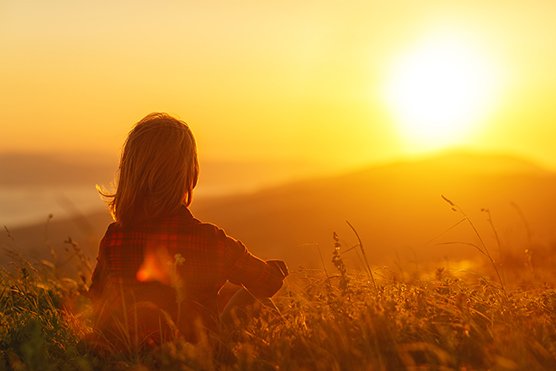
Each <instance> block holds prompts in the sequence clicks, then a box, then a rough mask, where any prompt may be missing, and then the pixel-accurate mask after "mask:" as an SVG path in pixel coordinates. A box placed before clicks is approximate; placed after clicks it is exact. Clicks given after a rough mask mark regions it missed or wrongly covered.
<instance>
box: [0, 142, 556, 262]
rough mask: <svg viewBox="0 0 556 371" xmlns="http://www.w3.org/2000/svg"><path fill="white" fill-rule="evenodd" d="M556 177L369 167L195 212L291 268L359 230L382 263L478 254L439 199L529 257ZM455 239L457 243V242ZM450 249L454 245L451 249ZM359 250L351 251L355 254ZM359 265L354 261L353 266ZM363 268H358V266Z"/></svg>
mask: <svg viewBox="0 0 556 371" xmlns="http://www.w3.org/2000/svg"><path fill="white" fill-rule="evenodd" d="M555 189H556V174H555V173H552V172H550V171H547V170H545V169H542V168H540V167H538V166H536V165H535V164H532V163H529V162H527V161H525V160H522V159H519V158H513V157H508V156H497V155H482V154H471V153H464V152H452V153H444V154H441V155H437V156H432V157H428V158H421V159H418V160H415V161H405V162H398V163H393V164H386V165H381V166H371V167H368V168H364V169H359V170H357V171H353V172H350V173H346V174H342V175H338V176H331V177H326V178H320V179H311V180H305V181H299V182H295V183H290V184H286V185H282V186H276V187H270V188H267V189H264V190H260V191H257V192H252V193H247V194H240V195H232V196H222V197H211V198H199V199H197V200H195V201H194V203H193V208H192V209H193V210H192V211H193V213H194V214H195V215H196V216H197V217H198V218H199V219H201V220H203V221H207V222H212V223H214V224H217V225H219V226H221V227H222V228H224V229H225V230H226V231H227V232H228V234H230V235H232V236H234V237H236V238H238V239H240V240H242V241H243V242H244V243H245V244H246V245H247V246H248V247H249V248H250V249H251V250H253V251H254V252H255V253H256V254H259V255H261V256H263V257H267V258H271V257H283V258H285V259H286V260H287V261H288V262H289V264H290V265H291V266H293V267H295V266H298V265H305V266H320V257H319V252H318V250H317V249H320V250H321V252H322V254H323V255H324V256H325V259H326V260H329V255H330V252H331V250H332V248H333V241H332V233H333V232H338V233H339V235H340V238H341V242H342V243H343V244H344V245H345V246H346V247H348V246H351V245H354V244H355V243H356V242H357V240H356V238H355V236H354V234H353V232H352V231H351V230H350V229H349V227H348V226H347V224H346V223H345V221H346V220H348V221H349V222H350V223H351V224H353V226H354V227H355V228H356V229H357V231H358V233H359V234H360V237H361V239H362V241H363V243H364V245H365V247H366V249H367V253H368V255H369V259H370V260H371V261H372V262H373V263H374V264H389V265H391V264H392V263H395V260H399V259H401V260H403V261H405V262H407V261H416V262H425V261H429V260H437V259H445V258H454V259H459V258H466V257H469V256H476V254H477V253H476V251H475V250H474V249H473V247H470V246H469V245H468V243H477V238H476V236H475V234H474V233H473V231H472V230H471V228H470V226H469V225H468V224H466V223H461V224H459V225H457V226H456V227H454V228H451V227H452V226H454V225H455V224H456V223H458V221H460V220H461V219H462V215H461V214H460V213H456V212H453V211H452V210H451V208H450V205H448V203H447V202H445V201H444V200H442V198H441V195H444V196H446V197H447V198H448V199H450V200H452V201H453V202H455V203H457V204H458V205H459V206H461V207H462V208H463V209H464V210H465V211H466V213H467V215H468V216H469V218H470V219H471V220H472V221H473V223H474V225H475V226H476V227H477V229H478V231H479V233H480V234H481V237H482V238H483V239H484V240H485V242H486V243H487V244H488V245H489V246H490V247H491V248H492V249H493V250H494V251H496V249H498V247H497V243H496V240H495V233H494V230H493V229H492V228H491V226H490V224H489V214H488V213H486V212H485V211H481V209H489V210H490V218H491V220H492V222H493V224H494V226H495V228H496V232H497V233H498V236H499V239H500V241H501V243H502V248H503V249H513V250H516V251H523V250H524V249H525V248H527V247H529V248H530V247H531V245H532V244H534V243H536V242H539V241H555V240H556V238H555V235H554V232H553V228H552V222H551V221H552V220H553V216H554V211H553V210H554V206H555V205H556V192H554V190H555ZM108 222H109V218H108V215H107V213H106V212H103V213H98V214H94V215H89V216H78V217H77V218H75V219H74V220H71V221H56V220H53V221H52V222H51V223H49V226H48V228H49V233H48V237H47V238H45V237H44V236H45V234H44V229H45V225H39V226H31V227H26V228H23V229H18V230H14V231H12V232H11V233H12V235H13V237H14V240H15V242H12V241H11V240H10V239H8V238H7V236H2V239H1V240H0V241H1V242H3V244H12V245H16V247H17V248H18V249H19V248H22V249H23V248H24V249H26V250H30V251H31V252H32V254H33V255H35V256H41V255H44V254H45V253H46V252H47V250H46V249H45V245H46V244H50V245H56V246H61V245H63V240H64V239H65V238H66V237H67V236H68V235H69V236H72V238H73V239H74V240H76V241H78V242H80V243H81V245H82V246H83V247H84V249H85V250H86V252H87V254H88V255H89V256H91V257H94V256H95V254H96V249H97V245H98V241H99V240H100V238H101V237H102V233H103V232H104V229H105V227H106V224H107V223H108ZM451 242H457V243H454V244H451ZM443 243H449V244H443ZM353 254H354V253H350V255H353ZM354 262H355V261H354ZM354 264H355V263H354Z"/></svg>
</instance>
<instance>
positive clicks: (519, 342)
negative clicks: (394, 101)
mask: <svg viewBox="0 0 556 371" xmlns="http://www.w3.org/2000/svg"><path fill="white" fill-rule="evenodd" d="M446 201H447V202H450V201H449V200H446ZM450 205H451V204H450ZM451 206H452V207H453V208H454V211H456V212H459V210H458V209H457V206H456V205H451ZM464 216H465V215H464ZM463 221H464V222H466V223H468V224H469V225H470V226H471V227H473V224H472V222H471V220H469V219H465V218H464V219H463ZM470 231H472V232H470V233H474V232H473V228H470ZM475 232H476V231H475ZM4 233H6V234H7V235H8V237H9V238H10V241H12V242H13V243H14V245H13V246H4V247H3V248H4V253H6V254H8V255H9V258H10V260H11V264H9V265H8V266H5V267H3V268H2V269H1V271H0V369H2V370H37V369H41V370H76V369H77V370H93V369H100V370H118V369H120V370H127V369H130V370H148V369H164V370H174V369H175V370H198V369H200V370H215V369H230V370H278V369H282V370H359V369H365V370H404V369H407V370H419V369H422V370H428V369H436V370H483V369H493V370H520V369H530V370H536V369H539V370H541V369H556V289H555V286H554V285H555V283H556V276H555V275H554V272H553V267H554V263H556V262H555V258H554V257H555V256H556V245H554V244H549V243H547V244H535V245H534V246H526V247H525V248H524V249H521V250H515V249H513V250H509V249H503V248H502V247H501V246H499V248H501V249H499V250H498V253H499V254H497V256H496V257H494V256H492V255H491V253H490V250H489V248H491V247H488V246H486V245H480V243H481V239H480V235H478V234H477V235H475V236H474V237H475V238H477V237H479V238H478V239H477V240H478V241H479V242H478V244H474V247H475V248H476V250H477V257H476V259H475V260H472V261H467V262H457V261H453V262H449V261H444V262H436V263H431V264H429V265H426V266H425V265H419V266H416V265H411V264H405V265H404V264H400V265H399V266H396V267H381V266H373V265H372V264H371V263H369V262H368V261H367V257H366V254H365V249H368V248H369V247H363V243H362V242H361V241H360V240H358V242H357V243H355V244H350V243H348V242H346V241H345V240H344V239H343V238H342V236H338V235H337V234H334V235H333V236H332V237H333V238H331V240H330V245H329V249H330V251H331V252H332V261H331V262H327V261H324V259H323V261H322V263H323V265H322V268H321V269H314V268H311V269H309V268H302V267H299V268H297V269H295V270H294V271H293V272H292V273H291V275H290V277H289V278H288V279H287V281H286V283H285V285H284V287H283V288H282V290H281V291H280V292H279V293H278V294H277V296H276V297H275V303H276V305H277V306H278V308H279V309H280V314H277V313H276V312H273V311H263V312H262V314H261V315H260V316H258V317H256V318H254V319H252V320H251V321H249V322H248V323H245V324H244V326H245V327H243V328H242V330H235V331H231V332H229V333H226V334H222V335H221V337H220V338H219V339H218V344H220V346H216V347H215V346H214V344H215V342H214V341H212V340H211V339H202V340H201V341H200V342H199V343H198V344H195V345H194V344H189V343H186V342H185V341H183V340H180V339H174V340H173V341H170V342H167V343H164V344H162V345H159V346H156V347H154V348H150V349H148V350H145V349H144V348H140V347H139V346H138V345H137V344H136V343H134V342H133V341H130V343H129V347H128V348H127V350H126V351H121V352H117V353H115V354H111V353H108V354H100V353H98V352H95V351H92V350H91V349H90V348H89V347H86V346H84V345H83V339H84V338H87V336H88V335H89V334H90V333H91V332H92V323H93V322H92V319H91V316H90V314H91V305H90V302H89V301H88V299H87V298H86V296H85V295H84V294H85V292H86V290H87V283H88V277H89V275H90V262H89V261H88V260H87V258H86V257H85V256H84V255H83V254H82V252H81V251H80V247H79V245H78V244H77V243H76V242H75V241H72V240H71V239H68V240H67V241H66V243H65V247H64V249H61V251H54V250H52V252H51V253H52V259H50V260H42V261H31V260H29V259H28V258H26V257H24V256H20V255H19V254H18V253H17V252H16V250H15V249H14V248H13V247H14V246H15V244H16V242H17V241H14V239H13V237H12V236H11V235H10V232H9V230H8V229H7V228H6V230H5V231H4ZM355 233H357V232H355ZM351 237H352V236H350V238H351ZM348 256H352V257H353V256H355V257H358V258H359V259H361V260H362V261H363V262H364V264H363V266H365V267H366V268H365V269H364V270H356V269H353V268H352V267H350V266H349V263H348V261H349V259H345V258H346V257H348ZM321 258H322V255H321ZM68 259H69V260H71V261H72V262H73V264H74V265H75V266H78V267H80V268H79V270H78V271H77V272H76V273H75V275H74V276H72V277H65V276H64V275H62V274H61V273H60V272H59V271H58V269H57V263H58V262H60V261H67V260H68ZM330 263H332V264H330ZM218 349H220V350H218ZM222 349H225V352H222ZM223 354H224V356H223ZM226 354H227V355H226Z"/></svg>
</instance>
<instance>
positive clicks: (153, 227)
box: [89, 206, 283, 327]
mask: <svg viewBox="0 0 556 371" xmlns="http://www.w3.org/2000/svg"><path fill="white" fill-rule="evenodd" d="M282 280H283V277H282V275H281V274H280V273H279V272H278V271H277V270H276V268H274V267H272V266H271V265H269V264H267V263H266V262H264V261H262V260H261V259H259V258H257V257H255V256H253V255H252V254H251V253H249V251H247V249H246V248H245V246H244V245H243V244H242V243H241V242H239V241H236V240H234V239H233V238H231V237H228V236H227V235H226V234H225V233H224V231H223V230H222V229H219V228H218V227H216V226H214V225H212V224H207V223H201V222H200V221H199V220H197V219H195V218H194V217H193V216H192V215H191V213H190V211H189V210H188V209H187V208H186V207H185V206H184V207H182V208H181V209H180V210H179V211H178V212H177V213H175V214H173V215H171V216H168V217H164V218H162V219H158V220H155V221H149V222H144V223H142V224H139V225H135V226H131V227H126V228H123V227H121V226H120V225H119V224H117V223H113V224H111V225H110V226H109V227H108V230H107V231H106V234H105V235H104V238H103V239H102V241H101V243H100V248H99V255H98V259H97V265H96V268H95V271H94V273H93V277H92V284H91V287H90V290H89V293H90V296H91V297H92V298H93V299H102V298H105V299H108V298H109V297H110V295H108V294H107V293H108V292H125V293H126V294H130V293H131V295H132V296H133V299H134V300H135V301H148V302H152V303H154V304H156V305H157V306H159V307H160V308H161V309H164V310H165V311H166V312H168V313H169V314H170V315H171V316H172V317H174V316H176V315H177V313H179V312H180V311H176V303H177V302H178V301H180V300H181V301H182V304H183V307H184V308H189V309H188V310H184V311H181V312H182V315H183V316H184V317H186V319H185V320H184V319H182V323H184V322H191V321H192V320H193V318H192V316H190V315H189V314H191V313H193V312H195V313H197V315H198V316H200V317H202V318H203V319H204V321H205V322H206V321H207V319H209V320H210V321H212V322H213V324H214V323H217V322H218V309H217V295H218V291H219V290H220V289H221V288H222V286H223V285H224V283H225V282H226V281H230V282H232V283H234V284H237V285H243V286H244V287H245V288H247V289H248V290H249V291H250V292H251V293H253V294H254V295H255V296H259V297H270V296H272V295H273V294H274V293H276V292H277V291H278V290H279V289H280V287H281V286H282ZM177 286H179V287H180V288H179V291H180V292H181V294H179V293H178V294H176V293H177V292H178V291H177V290H176V287H177ZM180 296H181V298H180ZM108 300H114V299H113V298H112V299H108ZM193 308H195V309H193ZM188 311H189V314H188ZM187 318H189V320H188V319H187ZM173 319H174V320H175V321H176V320H177V321H180V319H176V318H173ZM208 326H209V327H213V326H212V325H208Z"/></svg>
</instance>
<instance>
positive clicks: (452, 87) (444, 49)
mask: <svg viewBox="0 0 556 371" xmlns="http://www.w3.org/2000/svg"><path fill="white" fill-rule="evenodd" d="M471 45H472V44H470V43H468V42H467V43H466V42H465V41H464V40H461V39H457V38H449V37H439V38H436V39H429V40H427V41H426V42H424V43H420V44H418V45H416V46H415V47H414V48H413V49H411V50H410V51H409V52H408V53H406V54H403V55H402V56H401V57H400V58H399V60H398V62H397V63H395V64H394V66H393V68H392V72H391V75H390V76H389V81H388V82H387V86H386V94H385V95H386V103H387V105H388V108H389V109H390V111H391V112H392V114H393V115H394V117H395V119H396V121H397V122H398V125H399V126H400V128H399V130H400V132H401V134H402V136H403V137H405V138H406V140H407V141H408V144H410V145H411V146H413V147H415V148H419V149H426V150H430V149H438V148H442V147H446V146H449V145H454V144H458V143H461V142H462V141H464V140H465V139H467V138H468V137H469V136H470V135H471V134H473V132H474V131H475V130H476V126H477V125H478V124H479V123H480V120H481V119H483V118H484V117H485V116H486V114H487V112H488V111H489V110H490V108H491V106H492V104H493V98H494V97H495V96H496V94H495V90H496V89H495V88H496V75H497V71H496V69H495V68H494V67H493V66H492V64H491V62H490V60H488V58H486V53H484V52H482V51H480V50H478V49H476V48H473V47H472V46H471Z"/></svg>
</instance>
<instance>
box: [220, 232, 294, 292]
mask: <svg viewBox="0 0 556 371" xmlns="http://www.w3.org/2000/svg"><path fill="white" fill-rule="evenodd" d="M230 240H231V239H230ZM232 241H233V243H234V244H235V246H234V248H235V249H236V251H237V252H239V254H238V257H237V259H236V260H235V263H234V264H233V266H232V268H231V270H230V273H229V277H228V280H229V281H230V282H232V283H234V284H236V285H243V286H244V287H245V288H246V289H247V290H249V291H250V292H251V293H252V294H253V295H255V296H256V297H259V298H269V297H271V296H272V295H274V294H275V293H276V292H277V291H278V290H279V289H280V288H281V287H282V283H283V281H284V278H286V276H287V275H288V268H287V266H286V264H285V263H284V262H283V261H281V260H269V261H268V262H265V261H263V260H261V259H259V258H257V257H256V256H254V255H253V254H251V253H250V252H249V251H248V250H247V248H245V246H244V245H243V244H242V243H241V242H238V241H235V240H232Z"/></svg>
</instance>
